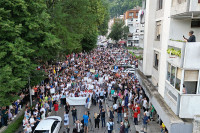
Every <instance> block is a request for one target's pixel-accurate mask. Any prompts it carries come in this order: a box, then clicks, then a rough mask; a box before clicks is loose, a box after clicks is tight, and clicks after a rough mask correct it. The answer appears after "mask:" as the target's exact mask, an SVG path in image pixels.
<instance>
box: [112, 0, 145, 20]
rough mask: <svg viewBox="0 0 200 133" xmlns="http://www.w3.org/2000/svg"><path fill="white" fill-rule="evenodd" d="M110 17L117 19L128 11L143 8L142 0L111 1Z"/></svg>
mask: <svg viewBox="0 0 200 133" xmlns="http://www.w3.org/2000/svg"><path fill="white" fill-rule="evenodd" d="M109 2H110V4H109V5H110V7H109V9H110V15H111V17H112V18H113V17H117V16H119V15H123V14H124V13H125V12H126V11H127V10H130V9H133V8H134V7H137V6H142V0H109Z"/></svg>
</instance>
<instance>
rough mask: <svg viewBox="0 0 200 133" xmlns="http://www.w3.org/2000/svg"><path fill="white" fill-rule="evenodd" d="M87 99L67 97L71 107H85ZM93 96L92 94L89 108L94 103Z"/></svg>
mask: <svg viewBox="0 0 200 133" xmlns="http://www.w3.org/2000/svg"><path fill="white" fill-rule="evenodd" d="M86 99H87V97H67V98H66V101H67V102H68V103H69V105H85V104H86ZM91 99H92V94H90V102H89V105H88V108H90V106H91V103H92V100H91Z"/></svg>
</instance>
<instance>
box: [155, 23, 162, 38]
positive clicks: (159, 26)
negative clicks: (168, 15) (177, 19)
mask: <svg viewBox="0 0 200 133" xmlns="http://www.w3.org/2000/svg"><path fill="white" fill-rule="evenodd" d="M160 34H161V21H157V22H156V40H158V41H160Z"/></svg>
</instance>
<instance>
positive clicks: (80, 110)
mask: <svg viewBox="0 0 200 133" xmlns="http://www.w3.org/2000/svg"><path fill="white" fill-rule="evenodd" d="M106 104H107V105H108V106H111V105H112V102H111V101H108V102H106ZM75 107H76V109H77V119H78V120H82V119H83V114H84V113H85V111H87V110H88V109H86V108H85V106H75ZM71 108H72V106H71ZM103 108H104V109H105V110H106V105H105V103H103ZM95 112H97V113H98V112H99V107H98V105H96V106H94V105H92V106H91V107H90V118H91V123H90V122H89V130H88V131H89V133H107V132H108V131H107V127H101V121H100V126H99V129H98V128H95V127H94V126H95V125H94V117H93V116H94V113H95ZM51 115H52V116H53V115H55V112H54V111H53V112H52V113H51ZM58 115H59V116H60V117H62V119H64V107H61V108H60V109H59V111H58ZM106 122H108V115H107V114H106ZM129 122H130V129H129V133H135V132H136V130H135V126H134V124H133V120H132V118H129ZM69 127H70V133H72V130H73V128H74V124H73V118H72V113H71V111H70V113H69ZM113 128H114V130H115V133H119V128H120V124H118V123H117V114H116V113H115V118H114V127H113ZM22 130H23V129H22V126H21V127H20V128H19V129H18V131H16V132H15V133H20V132H22ZM64 131H65V132H66V133H67V129H66V128H65V127H64V123H62V125H61V129H60V132H59V133H63V132H64Z"/></svg>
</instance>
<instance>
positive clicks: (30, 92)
mask: <svg viewBox="0 0 200 133" xmlns="http://www.w3.org/2000/svg"><path fill="white" fill-rule="evenodd" d="M28 84H29V95H30V104H31V106H32V91H31V85H30V77H28Z"/></svg>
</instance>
